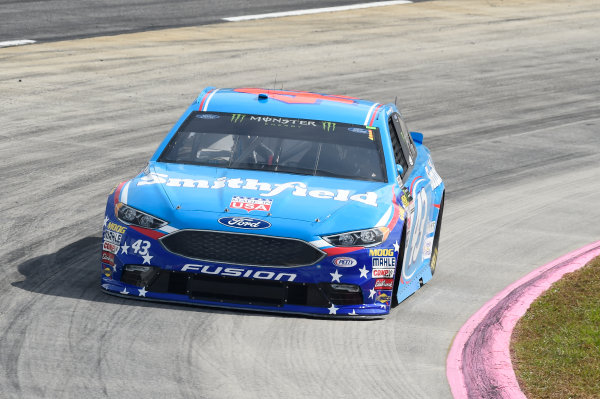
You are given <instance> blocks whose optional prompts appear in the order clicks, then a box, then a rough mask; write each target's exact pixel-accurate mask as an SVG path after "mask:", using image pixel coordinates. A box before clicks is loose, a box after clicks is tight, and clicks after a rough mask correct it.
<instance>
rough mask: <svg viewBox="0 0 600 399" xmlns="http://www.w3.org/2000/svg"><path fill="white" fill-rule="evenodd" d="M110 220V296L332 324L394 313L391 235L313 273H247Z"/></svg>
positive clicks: (105, 272) (306, 269)
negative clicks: (289, 315)
mask: <svg viewBox="0 0 600 399" xmlns="http://www.w3.org/2000/svg"><path fill="white" fill-rule="evenodd" d="M105 220H106V221H107V223H105V227H104V236H103V238H104V241H103V244H102V282H101V284H102V288H103V289H104V290H105V292H107V293H110V294H115V295H121V296H127V297H132V298H136V299H147V300H154V301H162V302H176V303H185V304H191V305H202V306H210V307H221V308H236V309H247V310H257V311H267V312H284V313H296V314H308V315H317V316H330V317H361V316H362V317H381V316H384V315H386V314H388V313H389V311H390V307H391V303H392V286H393V281H394V280H393V279H394V272H395V259H396V258H397V254H398V252H397V251H398V242H397V240H394V239H393V238H391V237H392V235H390V238H389V239H388V241H386V242H385V243H384V244H382V245H381V246H378V247H377V248H353V249H350V250H348V251H346V252H344V249H340V248H335V247H333V248H325V249H323V251H324V252H325V253H326V254H327V256H325V257H324V258H323V259H321V260H320V261H319V262H317V263H316V264H314V265H310V266H301V267H264V266H263V267H261V266H240V265H232V264H224V263H214V262H206V261H200V260H196V259H191V258H186V257H184V256H181V255H179V254H175V253H173V252H170V251H168V250H167V249H166V248H165V246H164V245H162V244H161V241H160V238H161V237H164V233H157V231H155V230H146V229H142V228H138V227H134V226H126V225H123V224H121V223H120V222H119V221H118V220H116V219H114V217H112V215H110V214H107V218H106V219H105ZM115 233H116V234H115ZM377 255H384V256H377ZM382 262H383V263H384V264H383V265H382ZM392 264H393V266H392ZM382 266H383V267H382Z"/></svg>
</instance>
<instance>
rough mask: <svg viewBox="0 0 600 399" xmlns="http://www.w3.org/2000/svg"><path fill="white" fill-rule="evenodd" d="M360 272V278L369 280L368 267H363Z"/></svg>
mask: <svg viewBox="0 0 600 399" xmlns="http://www.w3.org/2000/svg"><path fill="white" fill-rule="evenodd" d="M358 270H359V271H360V278H363V277H364V278H367V279H368V278H369V271H368V270H367V265H363V267H362V269H358Z"/></svg>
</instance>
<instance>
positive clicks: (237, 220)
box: [218, 216, 271, 229]
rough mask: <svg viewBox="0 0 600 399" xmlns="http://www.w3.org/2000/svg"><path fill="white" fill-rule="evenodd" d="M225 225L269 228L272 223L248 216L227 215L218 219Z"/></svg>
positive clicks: (244, 227)
mask: <svg viewBox="0 0 600 399" xmlns="http://www.w3.org/2000/svg"><path fill="white" fill-rule="evenodd" d="M218 222H219V223H221V224H222V225H224V226H229V227H235V228H236V229H268V228H269V227H271V223H269V222H265V221H264V220H260V219H254V218H246V217H239V216H238V217H235V216H234V217H226V218H220V219H219V220H218Z"/></svg>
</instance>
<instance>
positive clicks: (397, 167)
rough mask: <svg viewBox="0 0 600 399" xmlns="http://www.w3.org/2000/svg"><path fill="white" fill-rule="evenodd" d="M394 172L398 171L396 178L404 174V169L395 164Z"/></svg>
mask: <svg viewBox="0 0 600 399" xmlns="http://www.w3.org/2000/svg"><path fill="white" fill-rule="evenodd" d="M396 170H397V171H398V176H402V174H403V173H404V168H403V167H402V165H400V164H398V163H397V164H396Z"/></svg>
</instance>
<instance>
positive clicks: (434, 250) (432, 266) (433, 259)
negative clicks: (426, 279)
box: [429, 193, 446, 276]
mask: <svg viewBox="0 0 600 399" xmlns="http://www.w3.org/2000/svg"><path fill="white" fill-rule="evenodd" d="M445 196H446V193H444V194H442V202H440V213H439V214H438V219H437V223H436V226H435V235H434V236H433V246H432V248H431V259H430V260H429V269H430V270H431V275H432V276H433V273H435V267H436V266H437V257H438V244H439V241H440V230H441V229H442V214H443V213H444V197H445Z"/></svg>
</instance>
